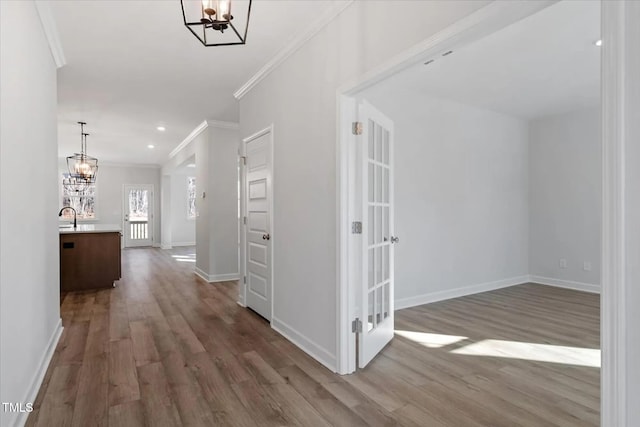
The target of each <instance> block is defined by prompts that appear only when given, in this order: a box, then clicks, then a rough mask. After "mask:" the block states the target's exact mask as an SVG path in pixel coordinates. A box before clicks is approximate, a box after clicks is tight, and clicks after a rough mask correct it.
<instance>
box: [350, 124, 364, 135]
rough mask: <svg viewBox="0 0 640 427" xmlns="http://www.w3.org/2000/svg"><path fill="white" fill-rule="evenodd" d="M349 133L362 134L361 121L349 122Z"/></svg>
mask: <svg viewBox="0 0 640 427" xmlns="http://www.w3.org/2000/svg"><path fill="white" fill-rule="evenodd" d="M351 133H352V134H354V135H362V122H353V123H351Z"/></svg>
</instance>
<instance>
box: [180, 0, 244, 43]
mask: <svg viewBox="0 0 640 427" xmlns="http://www.w3.org/2000/svg"><path fill="white" fill-rule="evenodd" d="M231 3H232V2H231V0H197V1H195V0H180V5H181V6H182V18H183V20H184V25H185V26H186V27H187V28H188V29H189V31H191V33H192V34H193V35H194V36H196V38H197V39H198V40H200V42H201V43H202V44H203V45H205V46H229V45H237V44H245V43H246V41H247V30H248V29H249V15H250V13H251V0H234V1H233V12H234V13H236V16H234V15H233V14H232V13H231V12H232V11H231ZM245 12H246V13H245Z"/></svg>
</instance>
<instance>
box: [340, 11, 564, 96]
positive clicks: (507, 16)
mask: <svg viewBox="0 0 640 427" xmlns="http://www.w3.org/2000/svg"><path fill="white" fill-rule="evenodd" d="M557 1H558V0H539V1H535V2H502V1H494V2H491V3H489V4H488V5H486V6H484V7H482V8H480V9H478V10H477V11H475V12H473V13H472V14H470V15H468V16H466V17H464V18H462V19H460V20H459V21H456V22H455V23H453V24H452V25H450V26H448V27H447V28H445V29H444V30H442V31H440V32H438V33H436V34H434V35H433V36H431V37H429V38H428V39H426V40H424V41H422V42H420V43H418V44H416V45H414V46H412V47H410V48H409V49H407V50H405V51H403V52H401V53H399V54H398V55H396V56H393V57H391V58H390V59H389V60H387V61H386V62H384V63H383V64H380V65H378V66H375V67H374V68H372V69H370V70H369V71H367V72H365V73H364V74H362V75H360V76H358V77H355V78H353V79H351V80H350V81H348V82H346V83H344V84H342V85H341V86H340V87H339V88H338V93H342V94H347V95H353V94H354V93H356V92H358V91H362V90H364V89H366V88H368V87H370V86H373V85H374V84H376V83H379V82H381V81H382V80H384V79H386V78H388V77H390V76H392V75H394V74H396V73H398V72H400V71H402V70H404V69H406V68H407V67H410V66H412V65H414V64H417V63H419V62H424V61H426V60H428V59H434V58H439V57H441V56H442V54H443V53H444V52H446V51H448V50H450V49H458V48H459V47H461V46H464V45H466V44H469V43H472V42H473V41H475V40H480V39H481V38H482V37H485V36H487V35H488V34H493V33H494V32H496V31H499V30H501V29H503V28H504V27H505V24H506V23H509V24H511V23H514V22H518V21H519V20H521V19H523V18H526V17H527V16H530V15H533V14H534V13H536V12H538V11H540V10H542V9H544V8H546V7H549V6H551V5H552V4H554V3H556V2H557ZM507 25H508V24H507Z"/></svg>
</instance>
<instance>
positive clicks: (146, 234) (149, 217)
mask: <svg viewBox="0 0 640 427" xmlns="http://www.w3.org/2000/svg"><path fill="white" fill-rule="evenodd" d="M122 195H123V197H122V214H123V218H122V224H123V230H122V231H123V235H124V246H125V247H126V248H131V247H138V246H152V245H153V185H151V184H125V185H124V186H123V191H122Z"/></svg>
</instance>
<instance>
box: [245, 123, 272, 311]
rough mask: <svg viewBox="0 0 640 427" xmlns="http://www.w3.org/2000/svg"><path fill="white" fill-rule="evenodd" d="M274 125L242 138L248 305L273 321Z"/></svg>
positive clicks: (246, 296)
mask: <svg viewBox="0 0 640 427" xmlns="http://www.w3.org/2000/svg"><path fill="white" fill-rule="evenodd" d="M271 144H272V132H271V128H267V129H265V130H263V131H261V132H258V133H257V134H255V135H253V136H250V137H249V138H246V139H245V140H244V141H243V145H244V147H243V148H244V150H243V151H244V157H245V165H244V168H243V178H244V179H243V183H244V189H243V198H244V200H243V201H244V215H245V216H244V220H243V223H244V224H243V230H244V245H245V247H244V260H245V265H244V275H245V280H246V287H245V304H246V306H247V307H249V308H251V309H252V310H254V311H255V312H256V313H258V314H260V315H261V316H262V317H264V318H265V319H267V320H268V321H271V314H272V313H271V310H272V305H271V304H272V290H271V289H272V270H273V267H272V262H271V260H272V247H273V244H272V237H273V236H272V235H271V232H272V230H271V195H272V184H271V161H272V159H271Z"/></svg>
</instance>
